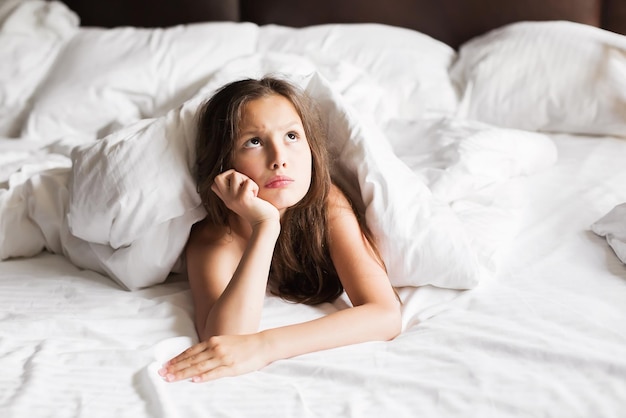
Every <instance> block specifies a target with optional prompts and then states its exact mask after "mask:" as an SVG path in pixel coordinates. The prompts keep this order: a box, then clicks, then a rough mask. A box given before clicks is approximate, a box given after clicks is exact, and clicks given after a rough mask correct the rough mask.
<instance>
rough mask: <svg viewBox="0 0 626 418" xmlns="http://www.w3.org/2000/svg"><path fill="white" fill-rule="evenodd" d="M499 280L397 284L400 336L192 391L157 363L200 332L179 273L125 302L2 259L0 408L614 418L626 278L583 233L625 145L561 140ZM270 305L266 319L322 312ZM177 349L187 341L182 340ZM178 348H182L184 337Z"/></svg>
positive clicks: (625, 369)
mask: <svg viewBox="0 0 626 418" xmlns="http://www.w3.org/2000/svg"><path fill="white" fill-rule="evenodd" d="M555 141H556V144H557V145H558V149H559V156H560V161H559V162H558V163H557V165H556V166H554V167H552V168H551V169H549V170H547V171H545V172H542V173H539V174H537V175H534V176H532V177H531V178H529V181H528V182H527V183H526V185H525V187H524V189H525V190H526V193H527V195H528V197H529V199H530V204H529V205H527V206H526V207H525V210H524V213H523V221H522V228H521V232H520V233H519V235H518V236H517V237H516V239H515V240H514V242H513V244H512V245H511V246H510V248H509V251H507V256H506V259H505V261H504V263H503V264H502V267H501V269H500V273H499V274H498V277H497V278H496V280H489V281H485V282H482V283H481V284H480V285H479V287H478V288H476V289H473V290H471V291H465V292H459V291H453V290H443V289H435V288H432V287H428V286H426V287H421V288H412V287H408V288H402V289H400V290H399V292H400V295H401V296H402V298H403V300H404V307H403V309H404V326H405V330H404V332H403V333H402V335H400V336H399V337H398V338H396V339H395V340H394V341H391V342H375V343H368V344H360V345H355V346H349V347H343V348H340V349H335V350H329V351H325V352H320V353H312V354H308V355H304V356H300V357H297V358H294V359H289V360H283V361H278V362H276V363H274V364H272V365H270V366H268V367H267V368H265V369H264V370H262V371H259V372H255V373H252V374H249V375H245V376H241V377H236V378H228V379H224V380H220V381H216V382H211V383H206V384H201V385H196V384H193V383H189V382H181V383H176V384H165V383H163V382H162V381H161V380H160V378H159V377H158V376H157V375H156V373H155V369H156V367H157V366H158V364H159V362H160V361H162V359H163V358H164V357H167V356H168V355H169V354H171V352H173V351H177V350H178V349H180V348H183V347H184V346H186V345H187V344H188V343H189V342H191V341H193V339H194V338H195V334H194V330H193V323H192V315H191V300H190V294H189V289H188V285H187V283H186V282H185V281H184V280H179V277H178V276H173V277H172V278H171V279H170V280H169V281H168V282H166V283H164V284H162V285H158V286H154V287H152V288H149V289H145V290H140V291H136V292H126V291H123V290H121V289H120V288H119V287H118V286H117V285H115V284H114V283H113V282H112V281H111V280H110V279H108V278H106V277H103V276H101V275H99V274H96V273H91V272H89V271H81V270H79V269H77V268H76V267H74V266H73V265H72V264H70V263H69V262H68V261H67V260H66V259H64V258H63V257H60V256H56V255H51V254H47V253H44V254H41V255H39V256H37V257H35V258H34V259H17V260H10V261H4V262H2V263H1V264H0V289H1V291H0V306H2V311H1V312H2V313H1V317H0V367H2V370H3V373H2V375H1V376H0V412H1V413H2V415H3V416H9V417H13V416H46V415H48V413H49V412H50V411H54V415H55V416H58V417H74V416H85V417H86V416H111V415H117V416H124V417H144V416H145V417H155V416H164V417H177V416H180V417H189V416H229V417H281V416H284V417H288V416H294V415H297V416H327V417H336V416H354V417H360V416H388V415H390V416H406V417H413V416H417V415H419V416H441V417H444V416H445V417H467V416H493V417H529V416H568V417H580V418H587V417H589V416H594V417H620V416H621V414H622V412H623V409H622V408H623V399H626V358H625V357H624V352H625V350H626V322H625V321H624V317H626V304H624V301H625V300H626V269H625V268H624V265H623V264H621V263H620V262H619V260H618V259H617V258H616V257H615V255H614V254H613V252H612V250H611V249H610V248H609V247H608V245H606V242H605V241H604V239H603V238H600V237H598V236H596V235H595V234H594V233H592V232H591V231H589V225H590V224H591V223H592V222H593V221H595V220H596V219H598V218H599V217H600V216H602V214H604V213H606V212H607V211H608V210H610V209H611V208H612V207H614V206H615V205H616V204H618V203H619V202H622V201H625V200H626V190H624V188H623V187H622V185H623V184H626V183H625V181H626V171H625V170H624V169H623V157H622V156H623V155H625V153H626V142H624V141H623V140H617V139H611V138H581V137H571V136H561V137H556V138H555ZM343 303H344V302H343V300H339V301H337V303H335V304H334V305H323V306H320V307H317V308H312V307H306V306H301V305H293V304H289V303H284V302H282V301H280V300H278V299H276V298H273V297H268V299H267V301H266V306H265V310H264V318H263V326H264V327H268V326H275V325H279V324H284V323H288V322H296V321H301V320H305V319H309V318H314V317H317V316H319V315H323V314H324V313H326V312H328V311H332V310H334V309H337V308H341V307H342V306H343ZM181 338H183V339H182V340H181ZM184 338H187V339H186V340H185V339H184Z"/></svg>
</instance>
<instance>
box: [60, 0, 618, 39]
mask: <svg viewBox="0 0 626 418" xmlns="http://www.w3.org/2000/svg"><path fill="white" fill-rule="evenodd" d="M64 1H65V3H66V4H68V6H69V7H70V8H71V9H72V10H74V11H76V12H77V13H78V15H79V16H80V17H81V22H82V24H83V25H84V26H104V27H114V26H143V27H165V26H172V25H176V24H181V23H192V22H202V21H216V20H228V21H249V22H255V23H258V24H268V23H275V24H280V25H285V26H295V27H300V26H308V25H315V24H321V23H355V22H378V23H386V24H390V25H396V26H402V27H407V28H411V29H415V30H417V31H420V32H422V33H426V34H428V35H430V36H432V37H434V38H436V39H439V40H441V41H443V42H445V43H447V44H448V45H451V46H453V47H458V46H459V45H460V44H461V43H463V42H465V41H466V40H468V39H470V38H472V37H474V36H477V35H480V34H482V33H485V32H486V31H488V30H491V29H494V28H497V27H499V26H502V25H505V24H507V23H512V22H517V21H522V20H571V21H574V22H580V23H586V24H589V25H593V26H598V27H602V28H605V29H608V30H611V31H614V32H617V33H621V34H626V1H625V0H515V1H510V0H437V1H433V0H386V1H380V0H312V1H293V0H263V1H261V0H105V1H100V0H64Z"/></svg>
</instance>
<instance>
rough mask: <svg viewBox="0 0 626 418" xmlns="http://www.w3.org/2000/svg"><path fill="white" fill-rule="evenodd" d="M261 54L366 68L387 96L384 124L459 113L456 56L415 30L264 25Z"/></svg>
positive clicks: (374, 26) (380, 117) (379, 26)
mask: <svg viewBox="0 0 626 418" xmlns="http://www.w3.org/2000/svg"><path fill="white" fill-rule="evenodd" d="M258 50H259V51H260V52H265V51H274V52H286V53H291V54H300V55H304V56H307V57H309V58H312V59H314V60H318V61H323V60H325V59H326V60H331V61H333V62H337V61H339V62H347V63H349V64H351V65H353V66H355V67H358V68H360V69H362V70H364V71H365V72H366V73H367V74H368V75H369V76H371V77H372V79H374V80H375V81H376V82H377V83H378V84H380V86H382V88H383V91H384V92H385V95H386V97H385V100H383V101H381V102H380V104H379V106H378V109H376V112H375V113H374V114H375V116H377V118H378V120H379V121H381V122H382V121H385V120H387V119H392V118H408V119H414V118H415V117H418V116H423V115H425V114H430V113H437V114H453V113H454V112H455V111H456V109H457V105H458V98H457V93H456V90H455V88H454V87H453V85H452V82H451V80H450V78H449V75H448V70H449V67H450V65H451V64H452V62H453V60H454V59H455V58H456V52H455V51H454V50H453V49H452V48H451V47H450V46H448V45H446V44H444V43H443V42H440V41H437V40H435V39H433V38H431V37H429V36H427V35H425V34H422V33H420V32H416V31H413V30H410V29H405V28H399V27H394V26H387V25H382V24H328V25H319V26H310V27H305V28H298V29H296V28H289V27H283V26H276V25H267V26H262V27H261V30H260V33H259V46H258ZM353 104H354V103H353Z"/></svg>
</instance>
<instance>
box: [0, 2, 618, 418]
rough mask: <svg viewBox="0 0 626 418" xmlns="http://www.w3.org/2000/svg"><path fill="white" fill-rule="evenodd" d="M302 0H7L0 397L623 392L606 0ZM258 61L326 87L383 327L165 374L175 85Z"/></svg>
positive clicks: (157, 409)
mask: <svg viewBox="0 0 626 418" xmlns="http://www.w3.org/2000/svg"><path fill="white" fill-rule="evenodd" d="M295 4H296V3H295V2H286V1H283V0H268V1H264V2H255V1H246V0H240V1H235V0H229V1H223V2H217V1H195V0H186V1H177V2H174V1H167V0H160V1H147V0H133V1H122V0H117V1H113V0H111V1H107V2H100V1H83V0H71V1H70V0H68V1H66V2H65V3H62V2H59V1H43V0H7V1H4V2H3V3H2V4H0V63H2V64H1V65H0V137H1V140H0V258H2V261H1V262H0V369H1V370H2V374H1V377H0V415H1V416H3V417H48V416H52V417H83V416H84V417H99V416H102V417H110V416H120V417H134V418H136V417H196V416H198V417H199V416H203V417H205V416H210V417H317V416H324V417H382V416H385V417H386V416H389V417H416V416H426V417H498V418H500V417H581V418H582V417H584V418H588V417H606V418H609V417H615V418H616V417H620V416H624V405H625V404H626V320H625V319H626V265H625V264H624V263H626V207H625V206H624V205H623V203H625V202H626V166H625V165H624V161H625V160H626V36H625V35H624V34H626V7H625V6H624V3H623V2H620V1H618V0H604V1H600V0H576V1H558V0H547V1H546V0H541V1H539V0H537V1H535V0H532V1H531V0H528V1H525V2H497V1H495V0H472V1H467V0H460V1H456V0H444V1H440V2H436V4H434V3H432V2H428V1H421V0H415V1H407V0H394V1H388V2H375V1H365V2H356V1H351V0H335V1H332V2H331V1H327V0H324V1H315V2H308V1H307V2H298V3H297V6H296V5H295ZM267 73H272V74H277V75H280V76H284V77H287V78H289V79H290V80H292V81H293V82H295V83H297V84H299V85H300V86H301V87H302V88H303V89H305V90H306V91H307V92H308V94H310V95H311V96H312V97H313V98H314V99H315V100H316V101H317V102H318V103H319V105H320V110H321V112H322V115H323V116H324V118H325V120H326V123H327V129H328V130H329V132H331V133H332V135H331V138H332V143H331V144H330V148H331V151H332V155H333V156H334V160H333V175H334V178H335V180H336V181H337V182H340V183H342V185H343V186H344V187H345V188H346V190H347V191H348V192H349V193H350V194H351V196H352V198H353V199H355V201H356V202H357V206H358V207H359V210H362V211H363V214H364V216H365V217H366V220H367V222H368V225H369V226H370V227H371V229H372V230H373V232H374V234H375V236H376V238H377V241H378V243H379V246H380V249H381V254H382V255H383V258H384V260H385V263H386V266H387V269H388V272H389V276H390V279H391V281H392V283H393V285H394V286H395V288H396V289H397V292H398V294H399V296H400V298H401V300H402V303H403V304H402V316H403V321H402V323H403V330H402V333H401V334H400V335H399V336H398V337H396V338H395V339H393V340H391V341H385V342H382V341H381V342H371V343H365V344H358V345H353V346H347V347H342V348H338V349H333V350H327V351H322V352H316V353H311V354H307V355H302V356H298V357H295V358H291V359H285V360H281V361H277V362H274V363H272V364H270V365H269V366H267V367H266V368H264V369H262V370H260V371H257V372H254V373H250V374H246V375H243V376H238V377H233V378H224V379H221V380H217V381H213V382H207V383H203V384H194V383H191V382H187V381H183V382H178V383H166V382H164V381H163V380H162V379H161V378H160V377H159V376H158V374H157V370H158V368H159V367H160V364H161V363H162V362H163V361H165V360H166V359H168V358H169V357H171V356H172V355H174V354H176V353H178V352H179V351H181V350H182V349H184V348H186V347H188V346H189V345H190V344H192V343H193V342H195V341H197V336H196V334H195V331H194V326H193V319H192V318H193V315H192V302H191V296H190V292H189V286H188V283H187V280H186V277H185V266H184V263H183V262H182V260H181V252H182V250H183V248H184V244H185V241H186V239H187V237H188V234H189V230H190V228H191V225H193V223H195V222H197V221H198V220H200V219H202V217H203V216H204V212H203V209H202V208H201V205H200V203H199V199H198V197H197V193H196V187H195V184H194V182H193V180H192V177H191V169H192V165H193V135H194V129H195V128H194V124H193V120H194V119H193V118H194V114H195V110H196V109H197V107H198V106H199V104H200V103H201V102H202V100H204V99H206V98H207V97H208V96H209V95H210V94H211V92H213V91H214V90H215V89H216V88H217V87H219V86H220V85H222V84H223V83H225V82H227V81H230V80H234V79H236V78H241V77H249V76H253V77H257V76H260V75H263V74H267ZM348 304H349V300H348V299H347V298H346V297H345V296H342V297H340V298H339V299H338V300H337V301H336V302H334V303H332V304H323V305H318V306H305V305H296V304H292V303H288V302H285V301H283V300H281V299H279V298H277V297H274V296H271V295H268V296H267V297H266V300H265V308H264V313H263V318H262V324H261V326H262V328H268V327H275V326H279V325H283V324H289V323H294V322H300V321H305V320H308V319H313V318H316V317H319V316H321V315H324V314H326V313H328V312H332V311H334V310H337V309H342V308H345V307H346V306H348Z"/></svg>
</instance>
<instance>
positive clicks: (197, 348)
mask: <svg viewBox="0 0 626 418" xmlns="http://www.w3.org/2000/svg"><path fill="white" fill-rule="evenodd" d="M205 350H206V347H205V345H204V343H200V344H194V345H192V346H191V347H189V348H188V349H186V350H185V351H183V352H182V353H180V354H179V355H177V356H176V357H174V358H173V359H171V360H170V361H168V362H167V363H165V364H166V365H167V366H170V365H174V364H176V363H179V362H181V361H184V360H187V359H188V358H189V357H191V356H195V355H196V354H199V353H202V352H203V351H205Z"/></svg>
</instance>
